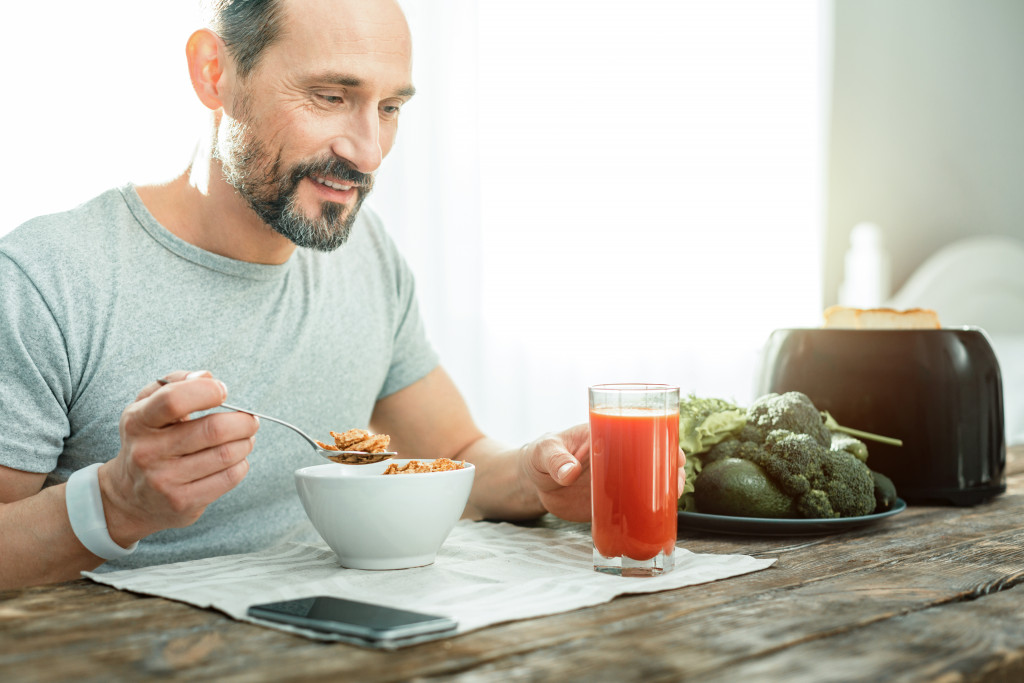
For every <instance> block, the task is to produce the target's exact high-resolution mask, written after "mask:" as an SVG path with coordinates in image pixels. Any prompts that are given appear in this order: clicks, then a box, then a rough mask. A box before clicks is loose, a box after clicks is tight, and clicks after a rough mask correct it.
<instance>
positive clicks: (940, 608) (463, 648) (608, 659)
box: [0, 448, 1024, 682]
mask: <svg viewBox="0 0 1024 683" xmlns="http://www.w3.org/2000/svg"><path fill="white" fill-rule="evenodd" d="M1008 471H1009V473H1010V475H1009V477H1008V484H1009V486H1008V491H1007V493H1006V494H1005V495H1002V496H999V497H997V498H996V499H994V500H993V501H991V502H989V503H987V504H984V505H980V506H977V507H973V508H953V507H917V506H912V507H910V508H908V509H907V510H906V511H905V512H903V513H901V514H899V515H897V516H895V517H893V518H890V519H888V520H885V521H883V522H881V523H879V524H877V525H874V526H870V527H864V528H860V529H857V530H853V531H848V532H846V533H842V534H837V535H831V536H819V537H791V538H755V537H727V536H717V537H716V536H711V535H704V534H700V533H690V532H687V531H681V533H680V538H681V539H682V541H683V545H684V546H685V547H686V548H688V549H690V550H693V551H695V552H716V553H737V552H739V553H746V554H751V555H755V556H767V557H777V558H778V562H777V563H776V564H775V565H774V566H773V567H771V568H769V569H766V570H764V571H760V572H756V573H754V574H749V575H746V576H740V577H736V578H732V579H727V580H724V581H718V582H715V583H711V584H707V585H703V586H694V587H689V588H682V589H679V590H674V591H667V592H663V593H656V594H653V595H639V596H625V597H621V598H618V599H616V600H614V601H612V602H610V603H607V604H604V605H599V606H596V607H590V608H587V609H581V610H578V611H575V612H570V613H566V614H560V615H556V616H551V617H544V618H540V619H532V620H528V621H519V622H514V623H509V624H503V625H498V626H493V627H490V628H486V629H482V630H480V631H476V632H473V633H468V634H465V635H462V636H459V637H456V638H452V639H449V640H444V641H438V642H435V643H431V644H424V645H419V646H414V647H410V648H407V649H403V650H399V651H397V652H382V651H376V650H367V649H363V648H359V647H354V646H350V645H344V644H325V643H320V642H314V641H311V640H307V639H305V638H301V637H297V636H291V635H287V634H284V633H281V632H278V631H275V630H271V629H265V628H261V627H258V626H253V625H250V624H245V623H240V622H236V621H233V620H231V619H229V618H228V617H225V616H223V615H222V614H221V613H219V612H215V611H212V610H202V609H197V608H194V607H191V606H188V605H185V604H182V603H177V602H172V601H170V600H165V599H162V598H154V597H145V596H138V595H134V594H131V593H126V592H121V591H117V590H115V589H112V588H109V587H107V586H102V585H99V584H95V583H92V582H90V581H86V580H80V581H72V582H70V583H65V584H60V585H56V586H48V587H39V588H28V589H23V590H16V591H7V592H2V593H0V680H2V681H11V682H14V681H19V682H20V681H59V680H75V681H82V682H85V681H111V680H132V681H136V680H147V679H161V680H175V679H177V680H196V679H202V680H211V679H215V680H218V681H222V680H223V681H262V680H289V681H290V680H320V679H322V680H351V681H390V680H407V679H417V680H424V679H432V678H439V679H444V680H472V681H508V680H537V681H549V680H552V681H565V680H588V681H591V680H607V681H627V680H643V681H658V680H678V679H681V678H685V679H686V680H700V681H703V680H708V681H777V680H778V681H781V680H785V681H791V680H807V681H826V680H828V681H832V680H836V681H839V680H841V681H850V680H858V681H860V680H864V681H879V680H885V681H922V680H936V681H948V682H953V681H1022V680H1024V588H1019V587H1017V584H1019V583H1021V582H1022V580H1024V448H1015V449H1011V452H1010V454H1009V457H1008ZM556 524H557V522H556ZM0 551H2V545H0ZM638 580H639V579H638Z"/></svg>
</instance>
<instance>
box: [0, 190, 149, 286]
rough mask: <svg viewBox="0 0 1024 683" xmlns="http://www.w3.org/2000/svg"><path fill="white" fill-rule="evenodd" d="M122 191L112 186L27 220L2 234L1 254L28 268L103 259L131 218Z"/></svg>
mask: <svg viewBox="0 0 1024 683" xmlns="http://www.w3.org/2000/svg"><path fill="white" fill-rule="evenodd" d="M122 192H123V188H113V189H110V190H107V191H105V192H103V193H102V194H100V195H97V196H96V197H93V198H92V199H89V200H88V201H85V202H83V203H82V204H79V205H78V206H76V207H74V208H72V209H68V210H66V211H59V212H56V213H50V214H44V215H41V216H37V217H35V218H32V219H29V220H27V221H25V222H24V223H22V224H21V225H19V226H18V227H16V228H15V229H14V230H12V231H11V232H10V233H8V234H6V235H4V236H3V237H0V254H4V255H5V256H7V258H9V259H10V260H12V261H14V262H16V263H18V264H19V266H21V267H22V268H23V269H25V270H31V269H33V268H37V267H38V268H57V267H61V268H67V267H69V266H74V265H76V264H79V263H82V262H85V263H95V262H96V260H97V259H100V260H102V258H103V257H104V256H105V255H109V254H111V253H112V246H113V245H114V244H115V243H116V242H117V239H118V235H117V233H118V232H119V230H117V229H116V227H117V226H118V225H123V224H124V223H125V222H126V221H131V220H132V214H131V211H130V209H129V207H128V205H127V204H126V202H125V198H124V195H123V194H122Z"/></svg>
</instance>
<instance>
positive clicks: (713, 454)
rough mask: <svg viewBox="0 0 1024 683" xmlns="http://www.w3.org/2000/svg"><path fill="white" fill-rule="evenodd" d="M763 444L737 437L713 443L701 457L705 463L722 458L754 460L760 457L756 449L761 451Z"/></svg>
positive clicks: (708, 463)
mask: <svg viewBox="0 0 1024 683" xmlns="http://www.w3.org/2000/svg"><path fill="white" fill-rule="evenodd" d="M763 450H764V446H762V445H761V444H759V443H755V442H753V441H741V440H739V439H729V440H728V441H723V442H721V443H719V444H716V445H714V446H713V447H712V448H711V450H710V451H708V452H707V453H705V454H704V455H703V456H702V457H703V459H704V464H705V465H710V464H711V463H713V462H717V461H719V460H724V459H725V458H742V459H744V460H749V461H751V462H755V460H754V459H755V458H757V457H760V456H759V455H757V454H756V453H757V451H763Z"/></svg>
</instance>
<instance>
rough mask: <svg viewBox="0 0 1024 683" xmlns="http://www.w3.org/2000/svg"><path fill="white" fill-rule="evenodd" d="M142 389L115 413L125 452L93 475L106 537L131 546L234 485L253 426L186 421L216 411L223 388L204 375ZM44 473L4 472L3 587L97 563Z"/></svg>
mask: <svg viewBox="0 0 1024 683" xmlns="http://www.w3.org/2000/svg"><path fill="white" fill-rule="evenodd" d="M167 379H169V380H171V382H172V383H171V384H169V385H167V386H165V387H160V386H159V385H158V384H157V383H156V382H153V383H152V384H150V385H149V386H147V387H146V388H145V389H143V391H142V392H141V393H140V394H139V396H138V397H137V399H136V400H135V402H134V403H132V404H131V405H129V406H128V407H127V408H126V409H125V411H124V413H123V414H122V416H121V422H120V433H121V449H120V451H119V452H118V454H117V456H116V457H115V458H114V459H113V460H111V461H109V462H107V463H104V464H103V466H102V467H100V468H99V471H98V477H99V486H100V492H101V498H102V500H103V511H104V516H105V518H106V522H107V529H108V531H109V534H110V537H111V539H112V540H113V541H114V542H115V543H117V544H118V545H120V546H122V547H125V548H127V547H128V546H130V545H131V544H132V543H134V542H135V541H138V540H141V539H142V538H144V537H145V536H148V535H149V534H152V533H154V532H156V531H159V530H161V529H166V528H171V527H182V526H187V525H189V524H191V523H193V522H194V521H195V520H197V519H198V518H199V516H200V515H201V514H202V512H203V511H204V510H205V509H206V506H207V505H209V504H210V503H211V502H213V501H214V500H216V499H217V498H219V497H220V496H221V495H223V494H224V493H226V492H227V491H229V490H230V489H232V488H234V487H235V486H236V485H237V484H238V483H239V482H240V481H241V480H242V478H243V477H244V476H245V474H246V472H247V471H248V461H247V460H246V456H247V455H248V454H249V452H250V451H251V450H252V438H253V436H254V434H255V433H256V430H257V429H258V422H257V421H256V420H255V418H253V417H252V416H250V415H246V414H244V413H234V412H225V413H211V414H209V415H205V416H203V417H201V418H198V419H196V420H191V419H189V415H190V414H191V413H194V412H199V411H201V410H207V409H209V408H213V407H215V406H218V405H220V404H221V403H222V402H223V401H224V399H225V393H226V392H225V390H224V387H223V385H222V384H221V383H220V382H217V381H216V380H214V379H213V378H211V377H210V376H209V374H208V373H200V374H199V375H198V376H196V375H193V376H192V379H190V381H182V380H185V379H186V373H184V372H179V373H173V374H172V375H168V376H167ZM45 479H46V475H44V474H35V473H30V472H22V471H19V470H15V469H11V468H9V467H0V539H3V541H2V543H3V552H2V553H0V590H3V589H6V588H14V587H18V586H27V585H33V584H41V583H52V582H55V581H66V580H69V579H75V578H78V575H79V573H80V572H82V571H86V570H90V569H95V568H96V567H98V566H99V565H100V564H102V563H103V560H102V558H100V557H97V556H96V555H93V554H92V553H91V552H89V551H88V550H86V548H85V546H83V545H82V544H81V542H80V541H79V540H78V537H76V536H75V534H74V532H73V531H72V529H71V522H70V519H69V517H68V511H67V505H66V503H65V485H64V484H60V485H57V486H51V487H47V488H43V482H44V481H45Z"/></svg>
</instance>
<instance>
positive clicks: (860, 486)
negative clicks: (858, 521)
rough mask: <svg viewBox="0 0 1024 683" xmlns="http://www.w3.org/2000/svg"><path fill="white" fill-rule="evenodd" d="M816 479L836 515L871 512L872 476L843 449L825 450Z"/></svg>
mask: <svg viewBox="0 0 1024 683" xmlns="http://www.w3.org/2000/svg"><path fill="white" fill-rule="evenodd" d="M821 471H822V474H823V475H824V477H825V478H824V480H823V481H821V482H818V483H817V486H815V488H820V489H821V490H823V491H824V492H825V493H826V494H827V495H828V499H829V501H830V502H831V503H832V509H833V510H835V511H836V516H837V517H859V516H861V515H870V514H871V513H872V512H873V511H874V509H875V480H874V477H872V476H871V470H869V469H868V466H867V465H865V464H864V463H862V462H861V461H860V460H859V459H857V457H856V456H855V455H853V454H851V453H848V452H846V451H826V452H825V460H824V462H823V463H822V467H821Z"/></svg>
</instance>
